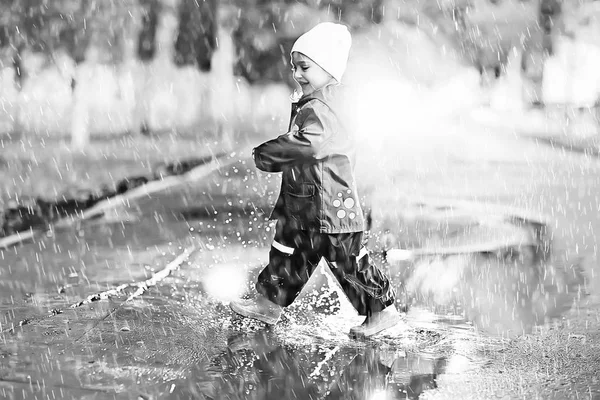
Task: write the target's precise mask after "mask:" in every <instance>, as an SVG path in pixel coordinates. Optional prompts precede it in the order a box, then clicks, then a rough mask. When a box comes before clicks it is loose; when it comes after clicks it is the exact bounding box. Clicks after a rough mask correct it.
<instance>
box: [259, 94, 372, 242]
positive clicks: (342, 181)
mask: <svg viewBox="0 0 600 400" xmlns="http://www.w3.org/2000/svg"><path fill="white" fill-rule="evenodd" d="M340 90H341V88H339V87H327V88H325V89H322V90H319V91H316V92H314V93H312V94H311V95H308V96H304V97H302V98H301V99H300V100H299V101H298V102H297V103H293V104H292V116H291V120H290V126H289V130H288V132H287V133H285V134H283V135H281V136H279V137H277V138H275V139H273V140H270V141H268V142H265V143H263V144H261V145H260V146H258V147H256V148H255V149H254V150H253V155H254V162H255V164H256V167H257V168H258V169H260V170H262V171H266V172H282V179H281V190H280V193H279V197H278V199H277V202H276V204H275V208H274V210H273V212H272V213H271V217H270V219H278V220H280V221H281V222H282V223H284V224H286V225H288V226H289V227H290V228H294V229H300V230H316V231H318V232H321V233H344V232H360V231H363V230H364V217H363V212H362V209H361V206H360V203H359V198H358V193H357V191H356V182H355V178H354V157H355V139H354V136H353V135H352V134H351V133H350V131H349V130H348V129H346V128H345V127H344V124H343V122H342V121H341V120H340V119H341V115H342V112H341V110H340V108H339V106H336V105H338V104H340V102H339V101H336V94H337V95H338V96H339V94H340V92H339V91H340ZM337 99H339V97H337Z"/></svg>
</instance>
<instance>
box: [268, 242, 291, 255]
mask: <svg viewBox="0 0 600 400" xmlns="http://www.w3.org/2000/svg"><path fill="white" fill-rule="evenodd" d="M272 246H273V247H275V248H276V249H277V250H279V251H280V252H282V253H286V254H294V248H293V247H288V246H286V245H283V244H281V243H279V242H278V241H276V240H273V244H272Z"/></svg>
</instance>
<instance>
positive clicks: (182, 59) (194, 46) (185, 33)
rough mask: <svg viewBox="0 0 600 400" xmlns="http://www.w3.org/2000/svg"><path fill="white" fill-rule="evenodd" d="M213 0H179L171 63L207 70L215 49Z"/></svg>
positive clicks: (215, 2) (214, 8)
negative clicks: (175, 38) (177, 29)
mask: <svg viewBox="0 0 600 400" xmlns="http://www.w3.org/2000/svg"><path fill="white" fill-rule="evenodd" d="M216 10H217V0H203V1H199V0H181V3H180V5H179V33H178V35H177V40H176V42H175V63H176V64H177V65H197V66H198V68H199V69H200V70H201V71H205V72H206V71H209V70H210V66H211V59H212V55H213V53H214V51H215V47H216V45H217V43H216V29H217V24H216V22H215V18H216Z"/></svg>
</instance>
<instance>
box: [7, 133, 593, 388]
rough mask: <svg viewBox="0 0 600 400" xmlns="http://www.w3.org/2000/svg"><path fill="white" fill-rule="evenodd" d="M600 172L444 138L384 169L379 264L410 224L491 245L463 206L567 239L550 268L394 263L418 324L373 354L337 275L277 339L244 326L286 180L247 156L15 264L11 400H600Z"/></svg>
mask: <svg viewBox="0 0 600 400" xmlns="http://www.w3.org/2000/svg"><path fill="white" fill-rule="evenodd" d="M423 143H425V144H423ZM432 143H435V145H432ZM382 166H383V167H382ZM599 167H600V163H598V161H597V159H596V158H594V157H592V156H590V155H589V154H587V153H581V152H579V153H570V152H567V151H565V150H564V149H555V148H554V149H553V148H551V147H549V146H543V145H540V144H536V143H535V142H533V141H528V140H522V139H518V138H514V137H480V138H474V137H468V138H465V137H462V136H452V135H450V136H444V137H442V136H440V137H437V138H436V140H435V142H431V141H429V143H428V144H427V141H424V142H419V144H415V143H412V144H411V145H407V146H405V147H404V148H403V149H402V150H401V151H400V154H398V153H394V154H391V153H388V154H387V156H385V154H383V155H382V153H377V157H371V158H368V157H365V158H364V159H363V161H362V164H361V165H359V167H358V168H359V181H360V182H362V186H363V193H364V194H365V203H367V204H368V205H369V207H371V208H372V209H373V210H374V213H373V215H374V216H375V219H374V227H373V232H374V234H378V235H379V236H377V238H378V239H377V240H379V242H377V240H376V242H377V243H373V249H374V251H375V250H377V249H380V248H381V247H382V246H383V244H382V242H381V241H382V240H384V238H385V240H388V239H389V237H388V236H385V235H384V233H386V232H388V231H390V232H398V230H397V229H395V227H396V228H397V227H399V226H401V227H403V229H404V232H405V233H406V232H408V233H406V235H405V236H402V235H400V234H398V235H397V237H395V238H392V239H390V240H392V241H393V240H398V237H402V238H404V240H405V242H404V243H406V241H408V242H410V243H412V244H414V245H422V244H423V243H424V242H421V240H422V239H423V238H425V239H430V238H431V237H432V234H431V232H433V231H435V232H443V234H442V236H444V235H446V236H448V237H450V236H452V235H462V236H465V237H468V238H470V239H468V240H467V242H469V243H471V242H473V241H477V237H478V236H477V234H476V233H472V232H474V230H473V229H471V228H470V227H474V226H477V223H476V222H475V223H474V222H473V218H471V219H469V218H467V219H466V220H465V216H469V215H475V214H476V213H474V209H472V208H469V206H468V205H464V204H463V205H461V206H460V207H455V208H452V207H449V208H444V207H441V208H440V206H439V201H441V202H442V203H443V202H444V199H447V202H448V203H451V202H452V201H453V200H456V199H468V201H469V202H471V204H483V203H487V202H493V203H498V204H505V205H510V206H511V207H516V208H518V209H520V210H523V211H524V212H526V213H531V214H538V213H543V214H546V215H548V216H549V217H550V221H549V222H548V229H547V231H546V233H547V234H548V235H549V237H550V239H551V241H550V242H549V243H551V249H550V250H549V253H548V254H547V255H545V256H544V257H542V255H541V252H542V250H541V248H537V249H531V248H529V250H531V252H528V251H529V250H527V249H516V248H512V250H511V249H509V250H507V251H499V252H485V253H477V254H466V255H465V254H459V255H452V256H448V257H437V256H427V257H419V258H418V259H416V260H414V262H405V261H402V262H392V263H390V264H389V265H385V267H386V268H389V271H390V273H391V274H392V275H393V279H394V282H395V284H396V285H397V286H398V289H399V292H400V293H401V295H400V296H399V299H398V305H399V306H408V311H407V313H406V314H405V315H404V318H403V322H402V323H401V324H400V325H398V326H397V327H395V328H393V329H390V330H389V331H386V332H385V333H383V334H381V335H379V336H377V337H376V338H374V340H372V341H368V342H357V341H354V340H351V339H349V338H348V337H347V334H346V332H348V330H349V328H350V327H351V326H353V325H354V324H356V323H360V321H361V319H360V317H358V316H357V315H356V314H355V313H354V312H353V310H352V308H351V306H350V305H349V303H348V302H347V300H346V299H345V298H344V297H343V294H341V292H340V291H339V290H338V288H337V286H336V284H335V282H333V280H332V278H331V275H329V274H328V273H327V272H326V271H324V272H323V271H319V273H317V274H315V277H314V279H313V280H312V281H311V282H310V284H309V286H308V287H307V289H306V290H305V291H304V292H303V294H302V296H301V298H300V299H299V300H298V301H297V302H296V303H295V304H294V305H293V306H292V307H290V308H289V309H287V310H286V312H285V315H284V318H283V321H282V323H281V324H279V325H277V326H275V327H272V328H268V327H265V326H264V325H262V324H260V323H253V322H251V321H247V320H243V319H240V318H237V317H235V316H234V315H233V314H232V313H231V312H230V311H229V309H228V307H227V303H228V301H230V300H231V299H233V298H236V297H237V296H240V295H242V294H243V293H244V292H245V291H247V290H249V289H250V287H251V284H252V281H253V278H254V277H255V276H256V274H257V273H258V272H259V270H260V268H261V266H262V265H264V263H265V262H266V259H267V254H268V246H269V245H270V240H271V237H272V233H273V231H272V227H271V225H270V224H269V223H268V222H267V221H266V213H267V212H268V209H269V205H270V204H272V202H273V201H274V199H275V195H276V190H277V188H278V181H277V176H276V175H268V174H262V173H257V172H256V171H255V169H254V167H253V166H252V165H251V164H250V161H249V160H248V159H241V160H240V161H239V162H238V163H237V164H235V165H233V166H231V167H228V168H225V169H223V170H221V171H218V172H215V173H214V174H213V175H211V176H209V177H207V178H203V179H202V180H201V181H198V182H191V183H187V184H185V185H183V186H181V187H176V188H172V189H169V190H166V191H163V192H161V193H156V194H152V195H149V196H147V197H145V198H142V199H139V200H137V201H135V202H131V203H129V204H126V205H123V206H120V207H118V208H116V210H114V212H110V213H106V214H105V216H104V217H103V218H99V219H93V220H90V221H84V222H81V223H79V224H77V225H76V226H73V227H68V228H62V229H57V230H55V231H52V232H48V233H47V234H45V235H42V236H40V237H39V238H37V239H36V240H35V241H34V242H31V243H25V244H23V245H21V246H17V247H13V248H9V249H5V250H2V251H1V253H0V256H1V258H2V266H1V267H0V312H1V314H0V325H1V329H2V333H1V334H0V398H3V397H4V398H9V399H21V398H27V399H29V398H32V399H33V398H39V399H42V398H44V399H46V398H51V399H52V398H78V399H79V398H85V399H104V398H107V399H112V398H119V399H120V398H123V399H129V398H135V399H138V398H146V399H150V398H174V399H177V398H181V399H184V398H200V399H202V398H207V399H208V398H210V399H245V398H249V399H254V398H255V399H282V398H289V399H295V398H297V399H312V398H315V399H317V398H329V399H338V398H356V399H392V398H413V399H416V398H422V399H429V398H441V399H455V398H461V399H466V398H480V399H489V398H527V399H532V398H556V399H561V398H578V399H582V398H585V399H598V398H600V382H599V373H598V371H599V370H600V359H599V356H598V354H600V351H599V350H600V349H599V347H600V334H599V333H598V332H600V330H599V329H598V328H600V313H599V304H600V303H599V300H598V299H599V298H598V292H597V290H596V287H597V286H598V283H600V278H599V277H598V275H599V273H598V269H597V254H596V251H597V240H596V236H595V232H596V231H598V230H599V229H600V217H598V209H600V208H599V207H600V203H599V200H598V197H597V193H599V190H598V189H599V187H598V186H600V180H599V179H600V178H598V176H599V175H598V169H599ZM374 171H375V172H374ZM381 171H384V172H385V173H381ZM417 198H420V199H421V200H415V199H417ZM423 198H425V199H432V198H435V199H437V200H438V203H437V204H438V205H437V206H435V207H433V208H427V207H426V206H427V204H428V203H427V201H426V200H423ZM440 199H441V200H440ZM410 210H413V211H414V210H420V211H418V212H412V214H411V213H410V212H409V211H410ZM447 210H452V212H450V213H448V212H447ZM436 212H437V213H438V214H437V216H436V218H437V219H432V218H429V217H430V216H431V215H432V214H435V213H436ZM440 212H442V214H443V215H442V217H440V216H439V213H440ZM409 214H410V215H409ZM444 215H445V217H444ZM481 215H482V214H481V213H479V214H477V217H476V218H475V221H478V220H479V219H484V218H483V217H482V216H481ZM483 215H485V213H483ZM440 218H441V219H440ZM444 218H446V219H445V220H444ZM400 220H401V222H399V221H400ZM433 220H435V221H437V222H436V224H437V225H436V224H434V225H432V226H426V225H427V224H425V223H424V222H423V221H425V222H426V221H429V222H431V221H433ZM533 220H534V218H533V217H532V221H533ZM406 221H410V223H407V222H406ZM415 221H422V222H423V223H416V224H415ZM439 221H446V222H445V223H441V224H440V222H439ZM525 221H526V223H524V224H521V225H519V226H518V227H517V229H524V230H527V229H529V227H530V225H531V224H528V222H527V219H525ZM452 224H457V226H458V227H459V228H460V227H462V228H465V227H466V228H465V229H458V228H456V229H452V228H451V225H452ZM424 226H426V228H424ZM452 226H453V225H452ZM436 228H437V229H436ZM415 232H416V233H415ZM418 232H428V233H426V234H425V233H424V234H422V235H419V234H418ZM425 239H423V240H425ZM441 240H442V241H443V237H442V239H441ZM191 246H193V247H194V249H195V250H194V251H193V252H192V253H191V255H190V256H189V258H188V259H186V260H185V261H184V262H183V263H181V265H180V266H179V267H178V268H177V269H174V271H173V273H171V274H170V275H169V276H168V277H166V278H164V279H162V280H160V281H159V282H156V285H153V286H150V287H147V290H145V291H143V293H140V294H139V295H136V290H137V288H138V286H137V283H143V282H145V281H146V280H147V279H149V278H151V277H152V276H153V274H155V273H157V272H159V271H161V270H163V269H164V268H165V266H167V265H168V264H169V263H170V262H172V261H173V260H174V259H176V258H177V256H178V255H180V254H181V253H182V252H184V251H185V249H187V248H190V247H191ZM383 247H384V246H383ZM536 251H537V253H536ZM546 256H547V257H546ZM124 284H131V286H127V287H124V289H123V290H122V291H121V292H119V293H114V294H113V295H108V294H107V295H106V296H97V297H98V299H97V301H91V300H90V301H89V302H84V301H83V300H85V299H93V298H94V297H93V295H94V294H96V295H98V294H101V293H105V294H106V293H109V292H107V291H110V290H111V289H114V288H116V287H119V286H120V285H124ZM122 287H123V286H122ZM89 296H92V297H91V298H90V297H89ZM82 301H83V302H82ZM71 305H77V306H75V307H71Z"/></svg>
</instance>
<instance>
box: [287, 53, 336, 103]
mask: <svg viewBox="0 0 600 400" xmlns="http://www.w3.org/2000/svg"><path fill="white" fill-rule="evenodd" d="M292 71H293V73H294V80H295V81H296V82H297V83H298V85H300V88H301V89H302V93H303V94H304V95H305V96H306V95H309V94H311V93H312V92H314V91H316V90H319V89H322V88H324V87H325V86H327V85H328V84H330V83H333V82H335V79H334V78H333V77H332V76H331V75H329V73H328V72H326V71H325V70H324V69H323V68H321V67H320V66H319V64H317V63H316V62H314V61H313V60H311V59H310V58H308V57H306V56H305V55H304V54H302V53H299V52H297V51H295V52H293V53H292Z"/></svg>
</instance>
